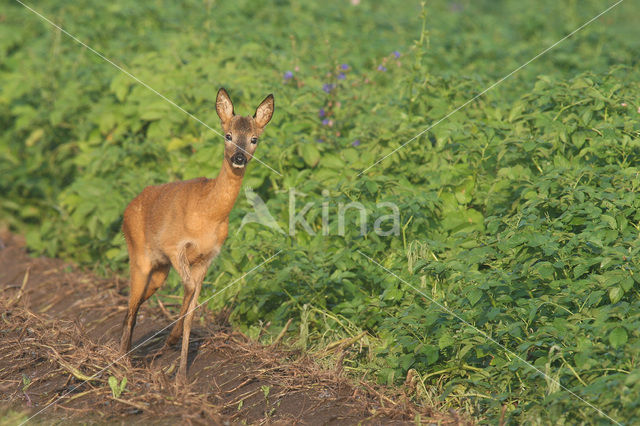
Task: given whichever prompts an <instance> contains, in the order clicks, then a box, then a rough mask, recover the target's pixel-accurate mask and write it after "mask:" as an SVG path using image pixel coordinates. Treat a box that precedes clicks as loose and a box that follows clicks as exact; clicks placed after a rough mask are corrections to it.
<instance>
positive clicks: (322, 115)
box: [318, 108, 326, 117]
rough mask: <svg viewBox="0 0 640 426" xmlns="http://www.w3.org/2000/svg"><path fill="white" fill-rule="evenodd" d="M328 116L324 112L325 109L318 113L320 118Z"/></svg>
mask: <svg viewBox="0 0 640 426" xmlns="http://www.w3.org/2000/svg"><path fill="white" fill-rule="evenodd" d="M325 115H326V113H325V112H324V108H320V111H318V116H319V117H324V116H325Z"/></svg>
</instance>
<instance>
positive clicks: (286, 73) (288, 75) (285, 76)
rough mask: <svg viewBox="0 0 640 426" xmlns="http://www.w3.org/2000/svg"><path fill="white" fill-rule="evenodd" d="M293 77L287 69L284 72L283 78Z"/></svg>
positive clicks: (289, 78)
mask: <svg viewBox="0 0 640 426" xmlns="http://www.w3.org/2000/svg"><path fill="white" fill-rule="evenodd" d="M292 78H293V73H292V72H291V71H287V72H285V73H284V79H285V80H291V79H292Z"/></svg>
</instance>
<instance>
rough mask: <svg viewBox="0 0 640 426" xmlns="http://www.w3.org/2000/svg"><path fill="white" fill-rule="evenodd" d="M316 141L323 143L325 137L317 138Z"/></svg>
mask: <svg viewBox="0 0 640 426" xmlns="http://www.w3.org/2000/svg"><path fill="white" fill-rule="evenodd" d="M316 142H318V143H323V142H324V139H316Z"/></svg>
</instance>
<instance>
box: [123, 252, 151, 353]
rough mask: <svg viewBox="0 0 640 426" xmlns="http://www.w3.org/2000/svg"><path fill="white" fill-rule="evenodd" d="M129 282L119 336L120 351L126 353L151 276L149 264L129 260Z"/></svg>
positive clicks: (129, 346)
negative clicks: (126, 302)
mask: <svg viewBox="0 0 640 426" xmlns="http://www.w3.org/2000/svg"><path fill="white" fill-rule="evenodd" d="M130 269H131V284H130V290H129V307H128V309H127V314H126V316H125V318H124V324H123V325H122V336H121V337H120V352H121V353H123V354H126V353H127V352H129V350H130V349H131V335H132V333H133V327H135V325H136V317H137V315H138V309H140V305H142V302H144V300H145V299H144V296H145V293H146V292H147V288H148V286H149V282H150V278H151V265H150V264H142V265H141V264H139V263H138V262H131V265H130Z"/></svg>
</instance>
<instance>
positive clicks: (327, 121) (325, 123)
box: [322, 118, 329, 126]
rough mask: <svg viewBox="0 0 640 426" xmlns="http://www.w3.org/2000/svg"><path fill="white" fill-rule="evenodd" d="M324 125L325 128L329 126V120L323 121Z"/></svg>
mask: <svg viewBox="0 0 640 426" xmlns="http://www.w3.org/2000/svg"><path fill="white" fill-rule="evenodd" d="M322 125H323V126H328V125H329V119H328V118H325V119H324V120H322Z"/></svg>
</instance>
